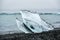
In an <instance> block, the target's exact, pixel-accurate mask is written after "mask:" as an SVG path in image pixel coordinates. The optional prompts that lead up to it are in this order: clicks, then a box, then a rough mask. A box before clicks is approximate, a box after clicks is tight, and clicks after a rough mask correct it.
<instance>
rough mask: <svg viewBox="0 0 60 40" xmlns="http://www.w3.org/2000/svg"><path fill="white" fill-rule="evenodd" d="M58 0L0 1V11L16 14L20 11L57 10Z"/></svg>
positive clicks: (58, 7) (59, 0)
mask: <svg viewBox="0 0 60 40" xmlns="http://www.w3.org/2000/svg"><path fill="white" fill-rule="evenodd" d="M59 2H60V0H0V10H2V11H6V12H13V11H14V12H16V11H20V9H39V10H41V9H42V10H47V9H49V10H57V11H58V10H59V9H60V6H59V4H60V3H59Z"/></svg>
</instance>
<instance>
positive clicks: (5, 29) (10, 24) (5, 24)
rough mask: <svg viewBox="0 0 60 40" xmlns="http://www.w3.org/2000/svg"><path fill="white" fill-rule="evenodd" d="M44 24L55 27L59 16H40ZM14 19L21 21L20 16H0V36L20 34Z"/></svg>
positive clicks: (59, 18)
mask: <svg viewBox="0 0 60 40" xmlns="http://www.w3.org/2000/svg"><path fill="white" fill-rule="evenodd" d="M40 16H41V18H42V19H44V20H45V21H46V22H48V23H50V24H52V25H56V24H55V22H57V21H59V22H60V15H40ZM16 18H19V19H21V15H17V14H16V15H0V34H2V33H9V31H10V32H21V31H20V30H19V28H18V27H17V24H16ZM59 25H60V23H59Z"/></svg>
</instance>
